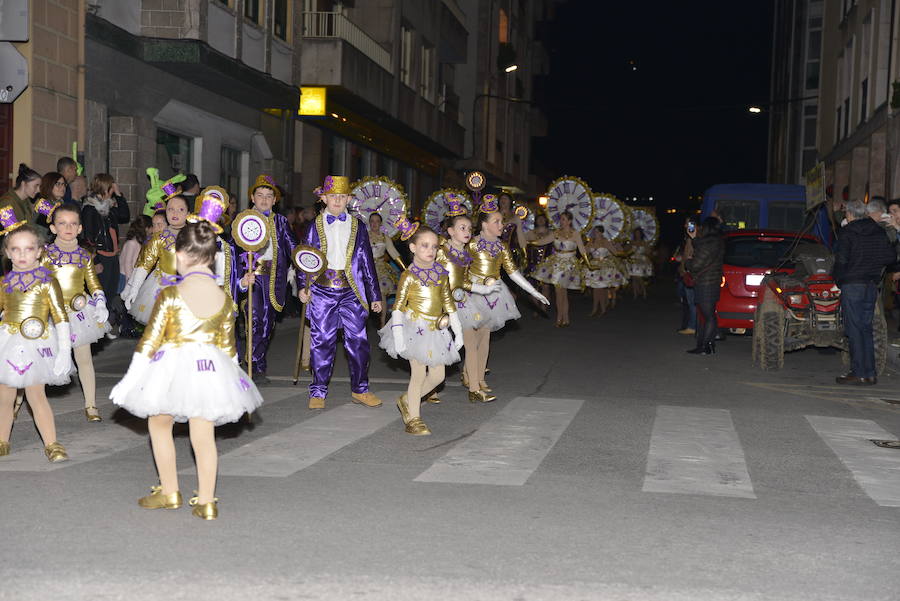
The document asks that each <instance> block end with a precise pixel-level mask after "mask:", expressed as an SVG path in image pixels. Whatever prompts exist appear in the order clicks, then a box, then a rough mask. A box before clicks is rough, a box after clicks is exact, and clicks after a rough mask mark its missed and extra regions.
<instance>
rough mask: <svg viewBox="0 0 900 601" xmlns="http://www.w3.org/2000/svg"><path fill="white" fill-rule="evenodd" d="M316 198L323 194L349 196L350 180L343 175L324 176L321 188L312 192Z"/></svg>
mask: <svg viewBox="0 0 900 601" xmlns="http://www.w3.org/2000/svg"><path fill="white" fill-rule="evenodd" d="M313 192H314V193H315V194H316V196H324V195H325V194H350V178H348V177H346V176H344V175H326V176H325V181H324V182H323V183H322V185H321V186H319V187H318V188H316V189H315V190H313Z"/></svg>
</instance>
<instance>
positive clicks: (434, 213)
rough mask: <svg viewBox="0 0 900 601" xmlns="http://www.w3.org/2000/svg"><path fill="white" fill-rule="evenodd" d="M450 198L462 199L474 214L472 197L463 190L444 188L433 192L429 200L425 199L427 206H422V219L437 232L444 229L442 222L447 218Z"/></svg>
mask: <svg viewBox="0 0 900 601" xmlns="http://www.w3.org/2000/svg"><path fill="white" fill-rule="evenodd" d="M453 195H455V197H454V196H453ZM450 198H455V199H456V200H458V201H461V203H462V205H463V206H464V207H466V211H468V213H469V216H470V217H471V216H472V199H471V198H469V195H468V194H466V193H465V192H463V191H462V190H455V189H453V188H443V189H441V190H438V191H437V192H434V193H432V195H431V196H429V197H428V200H426V201H425V206H424V207H423V208H422V221H423V222H424V223H425V225H427V226H428V227H430V228H431V229H433V230H434V231H436V232H440V231H442V228H441V223H442V222H443V221H444V219H446V216H447V211H448V210H449V209H450V204H449V202H448V201H449V199H450Z"/></svg>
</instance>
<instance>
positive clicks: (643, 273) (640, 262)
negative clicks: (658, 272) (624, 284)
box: [628, 255, 653, 278]
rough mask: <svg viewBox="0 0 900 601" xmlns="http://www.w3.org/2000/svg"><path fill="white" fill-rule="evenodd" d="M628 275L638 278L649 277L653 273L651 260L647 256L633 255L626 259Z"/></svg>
mask: <svg viewBox="0 0 900 601" xmlns="http://www.w3.org/2000/svg"><path fill="white" fill-rule="evenodd" d="M628 275H630V276H631V277H638V278H649V277H650V276H652V275H653V262H652V261H650V258H649V257H645V256H643V255H633V256H631V257H629V259H628Z"/></svg>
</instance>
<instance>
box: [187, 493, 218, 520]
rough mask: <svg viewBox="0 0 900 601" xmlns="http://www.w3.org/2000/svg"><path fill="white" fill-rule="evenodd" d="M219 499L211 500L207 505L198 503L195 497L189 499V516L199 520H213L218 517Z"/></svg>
mask: <svg viewBox="0 0 900 601" xmlns="http://www.w3.org/2000/svg"><path fill="white" fill-rule="evenodd" d="M218 502H219V499H213V500H212V501H210V502H209V503H199V502H198V499H197V497H191V500H190V501H188V503H189V504H190V506H191V507H193V508H194V509H192V510H191V515H195V516H197V517H198V518H200V519H201V520H214V519H216V518H217V517H219V505H218Z"/></svg>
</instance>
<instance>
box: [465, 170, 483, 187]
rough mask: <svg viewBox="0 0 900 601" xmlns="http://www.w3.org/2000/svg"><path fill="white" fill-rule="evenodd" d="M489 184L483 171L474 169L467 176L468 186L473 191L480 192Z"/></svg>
mask: <svg viewBox="0 0 900 601" xmlns="http://www.w3.org/2000/svg"><path fill="white" fill-rule="evenodd" d="M486 185H487V178H486V177H484V174H483V173H482V172H481V171H472V172H471V173H469V175H467V176H466V187H468V188H469V190H471V191H472V192H480V191H482V190H484V187H485V186H486Z"/></svg>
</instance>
